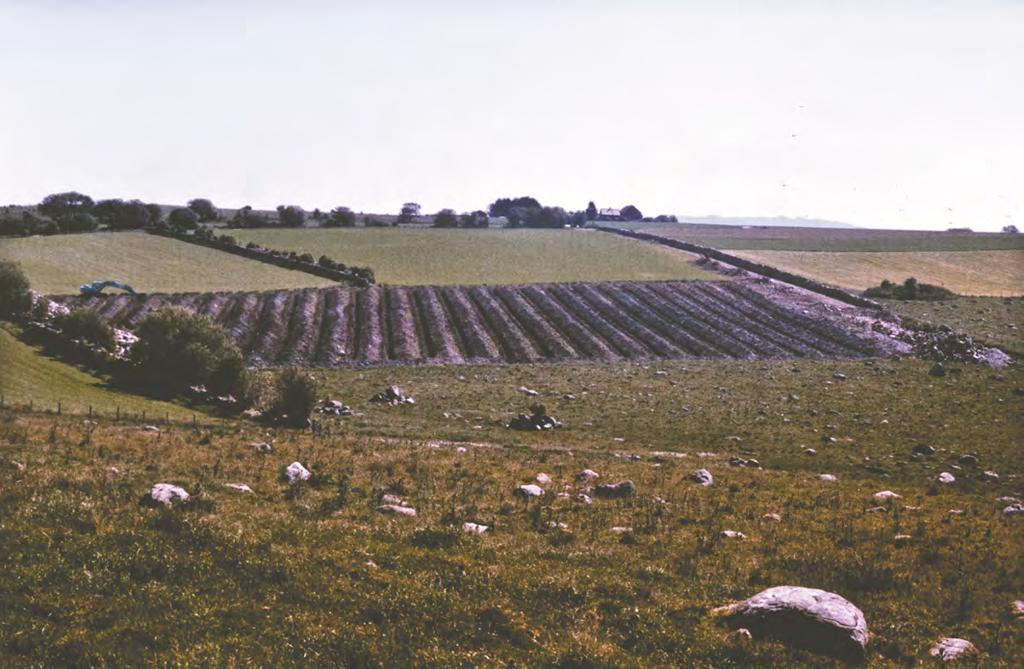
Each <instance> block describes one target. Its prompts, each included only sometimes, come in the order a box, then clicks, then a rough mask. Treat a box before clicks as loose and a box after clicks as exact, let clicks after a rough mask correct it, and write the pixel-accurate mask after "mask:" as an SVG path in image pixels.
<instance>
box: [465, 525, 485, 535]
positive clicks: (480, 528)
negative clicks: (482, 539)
mask: <svg viewBox="0 0 1024 669" xmlns="http://www.w3.org/2000/svg"><path fill="white" fill-rule="evenodd" d="M489 529H491V528H490V527H488V526H487V525H481V524H480V523H463V524H462V531H463V532H466V533H467V534H483V533H484V532H486V531H487V530H489Z"/></svg>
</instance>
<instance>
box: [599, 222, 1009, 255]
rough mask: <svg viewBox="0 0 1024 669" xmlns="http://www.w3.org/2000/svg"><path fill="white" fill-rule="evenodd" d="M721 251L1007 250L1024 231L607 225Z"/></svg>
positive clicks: (643, 224) (661, 224)
mask: <svg viewBox="0 0 1024 669" xmlns="http://www.w3.org/2000/svg"><path fill="white" fill-rule="evenodd" d="M606 225H614V226H618V227H622V228H627V229H630V230H639V231H640V232H646V233H648V234H652V235H659V236H661V237H668V238H669V239H678V240H681V241H686V242H692V243H694V244H703V245H704V246H710V247H712V248H716V249H722V250H730V249H732V250H749V251H861V252H877V253H883V252H900V251H1009V250H1018V251H1020V250H1024V235H1020V234H1003V233H996V232H940V231H936V230H928V231H923V230H872V229H868V228H798V227H781V226H780V227H775V226H770V227H769V226H754V227H742V226H738V225H704V224H687V223H677V224H671V223H608V224H606Z"/></svg>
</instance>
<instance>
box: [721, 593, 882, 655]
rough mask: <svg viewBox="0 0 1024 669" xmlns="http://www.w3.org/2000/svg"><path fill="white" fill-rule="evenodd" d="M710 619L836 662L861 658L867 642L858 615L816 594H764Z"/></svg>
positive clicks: (864, 623) (842, 602)
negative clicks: (715, 619) (722, 621)
mask: <svg viewBox="0 0 1024 669" xmlns="http://www.w3.org/2000/svg"><path fill="white" fill-rule="evenodd" d="M712 614H713V615H716V616H721V617H722V618H724V619H725V620H726V622H728V624H730V625H732V626H734V627H744V628H746V629H749V630H750V631H751V632H752V633H753V634H754V635H755V636H760V635H764V636H768V637H771V638H774V639H778V640H779V641H782V642H783V643H785V644H787V645H790V646H794V647H797V648H803V649H806V650H810V651H813V652H818V653H822V654H826V655H830V656H833V657H838V658H841V659H861V658H863V656H864V646H865V644H867V642H868V624H867V621H866V620H865V619H864V614H863V613H862V612H861V610H860V609H858V608H857V607H856V606H854V605H853V604H851V603H850V602H849V601H847V600H846V599H844V598H843V597H840V596H839V595H837V594H835V593H832V592H827V591H825V590H818V589H816V588H804V587H800V586H793V585H782V586H778V587H775V588H768V589H767V590H763V591H761V592H759V593H757V594H756V595H754V596H753V597H751V598H750V599H747V600H744V601H742V602H739V603H737V604H730V605H728V606H722V607H719V608H717V609H714V610H713V611H712Z"/></svg>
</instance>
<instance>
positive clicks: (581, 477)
mask: <svg viewBox="0 0 1024 669" xmlns="http://www.w3.org/2000/svg"><path fill="white" fill-rule="evenodd" d="M597 478H601V475H600V474H598V473H597V472H595V471H594V470H593V469H584V470H583V471H581V472H580V473H579V474H577V475H576V480H577V481H590V480H592V479H597Z"/></svg>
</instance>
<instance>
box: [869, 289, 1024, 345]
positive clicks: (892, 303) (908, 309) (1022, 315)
mask: <svg viewBox="0 0 1024 669" xmlns="http://www.w3.org/2000/svg"><path fill="white" fill-rule="evenodd" d="M884 302H885V304H886V305H887V306H888V307H889V308H890V309H892V310H893V311H895V312H896V313H898V314H900V315H901V316H907V317H910V318H913V319H916V320H919V321H923V322H925V323H930V324H932V325H948V326H949V327H951V328H953V329H954V330H958V331H960V332H964V333H966V334H969V335H971V336H972V337H974V338H975V339H978V340H980V341H983V342H985V343H986V344H989V345H992V346H998V347H1000V348H1003V349H1005V350H1007V351H1012V352H1014V353H1016V354H1018V355H1024V298H1021V297H1015V298H1009V297H958V298H955V299H952V300H941V301H938V302H917V301H908V300H884Z"/></svg>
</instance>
